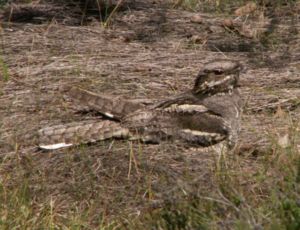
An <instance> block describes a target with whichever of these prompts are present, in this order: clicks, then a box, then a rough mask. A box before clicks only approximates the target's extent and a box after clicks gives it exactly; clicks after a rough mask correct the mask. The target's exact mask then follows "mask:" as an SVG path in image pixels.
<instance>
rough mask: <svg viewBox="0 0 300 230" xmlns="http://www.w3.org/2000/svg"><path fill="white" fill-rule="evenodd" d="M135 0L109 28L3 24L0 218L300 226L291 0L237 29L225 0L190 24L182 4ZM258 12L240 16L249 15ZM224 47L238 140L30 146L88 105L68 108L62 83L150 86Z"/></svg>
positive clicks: (131, 90)
mask: <svg viewBox="0 0 300 230" xmlns="http://www.w3.org/2000/svg"><path fill="white" fill-rule="evenodd" d="M206 3H208V2H207V1H206ZM210 3H211V4H213V3H216V2H212V1H210ZM135 4H136V5H135V6H134V7H132V8H130V10H128V9H127V10H125V11H119V12H116V13H115V15H114V16H113V17H112V18H111V24H110V25H109V26H108V27H106V28H104V27H103V24H101V23H99V22H97V21H94V20H91V21H89V23H87V24H88V25H86V26H78V25H77V26H75V24H72V25H70V24H68V23H66V24H64V22H65V21H64V20H63V19H62V18H58V19H57V20H54V19H53V20H52V19H51V20H48V19H46V20H45V21H42V24H26V23H14V22H10V23H3V24H2V30H1V40H2V41H1V44H2V46H1V47H2V48H1V52H0V54H1V56H0V68H1V73H0V87H1V88H0V91H1V94H0V226H1V229H2V228H3V229H12V228H22V229H26V228H27V229H118V228H121V229H150V228H152V229H233V228H235V229H253V228H255V229H284V228H288V229H299V225H300V223H299V219H300V208H299V199H300V197H299V196H300V195H299V194H300V193H299V170H300V166H299V165H300V163H299V162H300V158H299V147H300V146H299V145H300V144H299V143H300V142H299V129H300V126H299V122H300V120H299V114H300V113H299V112H300V109H299V97H300V91H299V79H300V78H299V73H298V72H299V60H298V58H299V51H300V50H299V45H298V44H299V35H298V33H295V31H298V30H299V23H298V21H297V20H296V18H297V14H296V13H295V12H298V11H299V6H297V7H298V8H297V7H295V6H294V7H293V10H292V11H289V13H286V14H285V12H287V9H290V8H288V6H282V7H279V8H276V11H270V9H268V8H266V9H259V10H263V13H264V16H265V18H266V19H265V21H266V22H265V23H261V24H259V25H260V26H261V25H263V27H264V28H267V30H261V31H262V32H261V34H260V36H259V37H253V38H246V37H244V36H242V35H241V34H240V33H239V32H237V31H234V30H227V29H224V28H223V26H222V21H223V19H224V18H225V17H226V18H227V17H232V18H234V16H231V15H230V14H228V12H226V16H225V15H224V14H220V12H221V11H218V14H217V15H216V14H214V13H212V12H210V13H201V17H202V18H203V22H202V24H198V23H191V22H190V21H191V17H192V16H193V15H195V14H198V13H197V12H196V13H195V12H191V11H185V10H183V9H181V8H180V7H179V5H178V7H179V8H178V7H175V8H174V5H173V4H170V5H168V4H166V3H165V1H163V2H159V1H156V4H153V1H138V0H136V3H135ZM222 4H223V3H222ZM230 7H231V6H230ZM237 7H238V6H234V7H233V8H230V9H231V11H230V12H232V10H234V9H236V8H237ZM276 7H277V6H276ZM297 9H298V11H297ZM194 10H195V8H194ZM270 12H273V14H270ZM291 12H292V13H291ZM65 13H66V12H65ZM70 15H72V12H70V14H69V15H66V17H67V18H68V17H70ZM259 15H261V14H260V13H259V12H255V14H254V15H249V16H248V18H247V19H244V18H242V20H244V21H243V22H244V23H248V21H250V22H252V23H253V25H258V24H257V23H258V22H259V21H261V20H263V18H261V17H260V18H257V17H258V16H259ZM267 19H268V20H267ZM269 19H271V20H269ZM275 19H276V20H275ZM71 21H72V20H71ZM212 26H213V27H217V29H218V30H216V28H212ZM257 27H258V26H257ZM253 28H256V27H253ZM270 28H272V29H271V30H270ZM195 36H197V38H198V39H196V40H195V39H194V38H195ZM270 38H272V39H270ZM275 44H276V45H275ZM223 57H228V58H232V59H236V60H239V61H240V62H241V63H242V64H243V65H244V70H243V73H242V75H241V85H242V87H241V91H242V97H243V99H244V101H245V112H244V117H243V131H242V134H241V147H240V149H239V153H235V154H233V153H228V154H223V155H218V154H216V153H214V152H213V151H211V150H201V149H197V148H191V147H190V146H184V145H183V144H181V143H168V142H166V143H163V144H161V145H142V144H139V143H130V142H127V141H117V140H115V141H107V142H102V143H97V144H95V145H84V146H79V147H77V148H72V149H68V150H62V151H55V152H41V151H37V150H36V149H35V148H33V147H32V146H34V144H35V140H34V138H33V137H34V133H35V132H36V130H38V129H39V128H41V127H44V126H47V125H55V124H59V123H65V122H70V121H78V120H83V119H89V118H90V117H92V116H93V115H92V114H89V113H88V114H82V113H78V112H77V111H78V109H79V108H81V107H80V106H78V105H73V104H72V103H71V102H70V100H69V98H67V97H66V96H65V95H64V93H63V89H64V86H66V85H77V86H81V87H83V88H86V89H88V90H91V91H94V92H101V93H108V94H112V95H123V96H124V97H129V98H151V99H154V100H156V99H159V98H163V97H165V96H168V95H171V94H174V93H177V92H181V91H183V90H186V89H187V88H189V87H190V86H191V85H192V83H193V78H194V77H193V76H195V75H196V73H197V72H198V69H199V68H200V67H201V66H202V64H203V63H204V62H207V61H209V60H213V59H215V58H223ZM28 134H33V135H32V138H29V139H28Z"/></svg>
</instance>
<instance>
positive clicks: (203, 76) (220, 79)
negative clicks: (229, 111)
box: [192, 60, 241, 96]
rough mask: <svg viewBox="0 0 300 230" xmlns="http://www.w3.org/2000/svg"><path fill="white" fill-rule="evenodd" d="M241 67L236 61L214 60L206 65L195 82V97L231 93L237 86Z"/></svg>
mask: <svg viewBox="0 0 300 230" xmlns="http://www.w3.org/2000/svg"><path fill="white" fill-rule="evenodd" d="M240 70H241V66H240V64H239V63H238V62H236V61H230V60H216V61H213V62H209V63H206V64H205V65H204V68H203V69H202V70H200V72H199V73H198V76H197V78H196V80H195V84H194V88H193V90H192V92H193V94H195V95H197V96H202V95H213V94H217V93H227V92H231V91H232V90H233V89H234V88H236V87H237V86H238V81H239V72H240Z"/></svg>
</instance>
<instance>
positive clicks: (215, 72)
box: [214, 70, 223, 75]
mask: <svg viewBox="0 0 300 230" xmlns="http://www.w3.org/2000/svg"><path fill="white" fill-rule="evenodd" d="M222 73H223V71H221V70H214V74H215V75H221V74H222Z"/></svg>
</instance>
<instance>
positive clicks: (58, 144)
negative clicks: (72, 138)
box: [39, 143, 73, 150]
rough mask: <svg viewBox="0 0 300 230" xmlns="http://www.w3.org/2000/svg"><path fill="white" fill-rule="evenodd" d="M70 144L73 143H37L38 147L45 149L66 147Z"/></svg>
mask: <svg viewBox="0 0 300 230" xmlns="http://www.w3.org/2000/svg"><path fill="white" fill-rule="evenodd" d="M72 145H73V144H66V143H57V144H52V145H39V148H40V149H45V150H55V149H61V148H67V147H70V146H72Z"/></svg>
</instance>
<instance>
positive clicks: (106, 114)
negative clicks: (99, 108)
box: [104, 113, 115, 118]
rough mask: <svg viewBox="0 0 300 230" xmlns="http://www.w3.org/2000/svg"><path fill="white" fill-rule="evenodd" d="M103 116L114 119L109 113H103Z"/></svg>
mask: <svg viewBox="0 0 300 230" xmlns="http://www.w3.org/2000/svg"><path fill="white" fill-rule="evenodd" d="M104 115H105V116H107V117H109V118H114V117H115V116H114V115H113V114H111V113H104Z"/></svg>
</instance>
